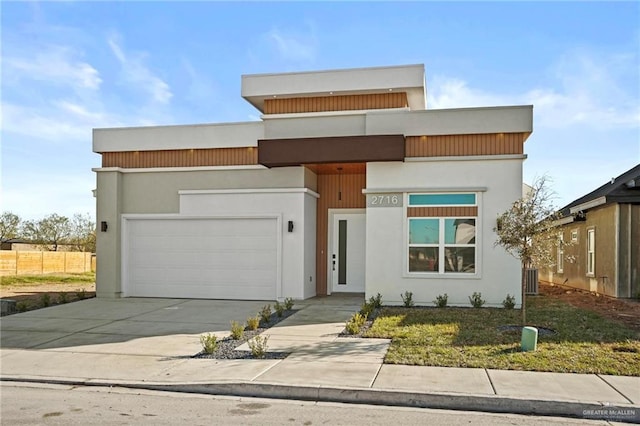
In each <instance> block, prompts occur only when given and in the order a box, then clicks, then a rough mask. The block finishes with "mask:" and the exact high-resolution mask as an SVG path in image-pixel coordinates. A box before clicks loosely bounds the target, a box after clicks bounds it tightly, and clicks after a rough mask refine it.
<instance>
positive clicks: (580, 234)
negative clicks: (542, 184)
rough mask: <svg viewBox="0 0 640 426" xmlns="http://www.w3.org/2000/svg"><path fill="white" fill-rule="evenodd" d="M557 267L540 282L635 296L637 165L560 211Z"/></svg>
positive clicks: (639, 222)
mask: <svg viewBox="0 0 640 426" xmlns="http://www.w3.org/2000/svg"><path fill="white" fill-rule="evenodd" d="M560 214H561V219H560V220H558V221H557V225H558V226H559V231H558V237H559V239H560V240H561V241H564V242H570V244H560V245H559V246H558V247H557V249H556V258H557V261H556V265H555V266H554V267H553V268H551V269H547V270H544V271H542V274H541V276H540V278H541V280H546V281H549V282H552V283H555V284H563V285H566V286H570V287H575V288H579V289H583V290H588V291H592V292H597V293H601V294H605V295H607V296H613V297H620V298H631V297H638V296H639V294H640V164H639V165H637V166H635V167H633V168H632V169H630V170H628V171H626V172H625V173H623V174H622V175H620V176H618V177H617V178H613V179H611V181H610V182H607V183H605V184H604V185H602V186H601V187H599V188H598V189H596V190H594V191H592V192H590V193H588V194H587V195H585V196H583V197H580V198H578V199H577V200H575V201H573V202H571V203H569V204H568V205H567V206H565V207H563V208H562V209H561V210H560Z"/></svg>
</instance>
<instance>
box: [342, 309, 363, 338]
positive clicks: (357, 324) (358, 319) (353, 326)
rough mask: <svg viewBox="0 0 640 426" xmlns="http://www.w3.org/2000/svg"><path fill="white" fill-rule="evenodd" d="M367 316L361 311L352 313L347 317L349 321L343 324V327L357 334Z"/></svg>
mask: <svg viewBox="0 0 640 426" xmlns="http://www.w3.org/2000/svg"><path fill="white" fill-rule="evenodd" d="M366 320H367V318H366V317H365V316H364V315H362V314H361V313H356V314H353V316H352V317H351V318H350V319H349V321H347V322H346V324H345V329H346V330H347V333H349V334H358V333H360V329H361V328H362V326H363V325H364V323H365V322H366Z"/></svg>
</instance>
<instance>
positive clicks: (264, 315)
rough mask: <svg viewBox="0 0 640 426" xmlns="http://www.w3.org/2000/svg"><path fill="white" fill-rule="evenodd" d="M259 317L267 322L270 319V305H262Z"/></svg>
mask: <svg viewBox="0 0 640 426" xmlns="http://www.w3.org/2000/svg"><path fill="white" fill-rule="evenodd" d="M260 318H261V319H262V322H263V323H265V324H269V321H270V320H271V305H265V306H263V307H262V310H261V311H260Z"/></svg>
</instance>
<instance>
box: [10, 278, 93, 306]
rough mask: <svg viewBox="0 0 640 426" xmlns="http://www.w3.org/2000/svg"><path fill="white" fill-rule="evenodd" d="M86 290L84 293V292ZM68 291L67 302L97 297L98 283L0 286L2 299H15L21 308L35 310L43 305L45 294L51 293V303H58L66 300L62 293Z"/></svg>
mask: <svg viewBox="0 0 640 426" xmlns="http://www.w3.org/2000/svg"><path fill="white" fill-rule="evenodd" d="M83 290H84V294H83ZM62 293H66V302H64V303H68V302H74V301H76V300H78V299H81V298H85V299H87V298H90V297H95V295H96V285H95V283H90V284H87V283H44V284H33V285H25V284H19V285H12V286H2V287H0V299H11V300H15V301H16V302H17V304H18V305H20V304H24V305H22V306H18V307H19V308H20V310H28V311H30V310H33V309H39V308H42V307H43V298H44V297H46V296H43V295H44V294H48V295H49V300H50V305H57V304H59V303H60V302H62V301H64V298H65V296H62V300H61V298H60V297H61V296H60V295H61V294H62Z"/></svg>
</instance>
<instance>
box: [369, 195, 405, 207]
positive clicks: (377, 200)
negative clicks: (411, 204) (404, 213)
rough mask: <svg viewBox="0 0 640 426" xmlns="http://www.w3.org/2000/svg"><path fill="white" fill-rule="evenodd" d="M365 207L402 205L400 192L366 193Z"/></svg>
mask: <svg viewBox="0 0 640 426" xmlns="http://www.w3.org/2000/svg"><path fill="white" fill-rule="evenodd" d="M367 207H402V193H397V194H396V193H390V194H367Z"/></svg>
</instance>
